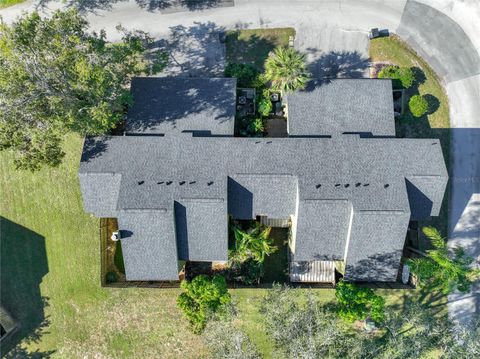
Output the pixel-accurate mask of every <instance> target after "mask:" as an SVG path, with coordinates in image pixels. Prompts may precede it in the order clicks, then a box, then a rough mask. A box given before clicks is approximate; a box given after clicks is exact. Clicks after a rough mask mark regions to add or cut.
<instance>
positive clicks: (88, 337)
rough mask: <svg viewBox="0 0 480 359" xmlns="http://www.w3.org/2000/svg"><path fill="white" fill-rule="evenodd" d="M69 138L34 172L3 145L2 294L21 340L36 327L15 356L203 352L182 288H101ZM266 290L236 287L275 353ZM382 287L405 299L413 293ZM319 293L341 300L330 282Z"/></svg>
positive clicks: (248, 318) (94, 237) (91, 223)
mask: <svg viewBox="0 0 480 359" xmlns="http://www.w3.org/2000/svg"><path fill="white" fill-rule="evenodd" d="M66 140H67V141H65V143H66V146H65V151H66V154H67V155H66V158H65V161H64V164H63V165H62V166H60V167H59V168H58V169H53V170H52V169H44V170H42V171H40V172H38V173H33V174H32V173H30V172H19V171H16V170H15V169H14V168H13V166H12V158H11V156H10V155H9V154H8V153H6V152H0V167H1V168H2V169H3V171H1V174H0V214H1V216H2V222H1V225H0V228H1V233H0V238H1V247H0V248H1V263H2V266H1V268H2V273H1V281H2V282H1V287H2V291H1V296H2V298H1V299H2V303H3V304H4V305H5V307H7V309H9V310H10V312H11V313H12V314H13V316H14V317H16V318H17V319H18V320H19V321H20V323H21V325H22V329H21V330H20V332H19V333H18V334H19V335H18V337H17V338H19V337H25V336H26V335H28V334H30V335H29V339H30V341H27V340H24V341H23V342H22V343H21V345H20V346H19V347H22V348H23V349H22V350H23V352H22V350H21V349H17V351H16V352H11V357H22V355H23V357H26V356H27V355H26V353H33V352H34V351H36V350H38V351H39V352H41V353H48V352H53V355H52V356H53V357H54V358H55V357H61V358H72V359H73V358H83V357H89V358H90V357H95V356H98V357H108V358H112V357H113V358H149V357H161V358H178V357H182V358H202V357H206V356H207V354H206V349H205V347H204V343H203V339H202V337H201V336H196V335H193V334H191V333H190V332H189V331H188V328H187V323H186V321H185V320H184V319H183V317H182V315H181V313H180V312H179V311H178V309H177V308H176V298H177V295H178V293H179V291H180V290H179V289H137V288H128V289H115V288H108V289H104V288H101V287H100V278H99V275H100V268H99V267H100V254H99V238H98V235H99V229H98V226H99V221H98V219H96V218H94V217H92V216H90V215H88V214H85V213H84V212H83V209H82V203H81V197H80V191H79V186H78V177H77V169H78V162H79V159H80V151H81V139H80V138H79V137H77V136H74V135H70V136H67V138H66ZM266 290H268V289H235V290H231V293H232V297H233V299H234V301H235V302H236V303H237V307H238V310H239V316H238V318H237V319H236V321H237V324H238V325H239V327H240V328H242V329H243V330H245V331H246V333H247V334H248V335H249V336H250V338H251V339H252V340H253V341H254V343H255V344H256V345H257V346H258V347H259V348H260V350H261V351H262V352H263V353H264V355H265V357H266V358H269V357H270V352H271V349H272V345H273V343H272V341H271V340H270V339H269V338H268V336H267V335H266V334H265V328H264V327H263V324H262V318H261V314H260V313H259V311H258V308H259V306H260V302H261V299H262V297H263V295H264V294H265V291H266ZM303 291H304V290H299V294H301V292H303ZM381 292H382V294H385V295H386V296H387V297H388V298H387V300H388V302H389V303H391V304H395V305H398V306H401V303H402V298H403V296H404V295H413V294H414V293H415V292H412V291H398V290H395V291H392V290H382V291H381ZM315 293H317V294H318V295H319V296H320V297H321V298H322V299H324V300H325V301H328V300H332V299H333V298H334V291H333V290H331V289H315ZM33 339H35V340H33Z"/></svg>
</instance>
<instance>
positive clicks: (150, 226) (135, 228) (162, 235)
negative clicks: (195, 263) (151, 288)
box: [118, 203, 178, 281]
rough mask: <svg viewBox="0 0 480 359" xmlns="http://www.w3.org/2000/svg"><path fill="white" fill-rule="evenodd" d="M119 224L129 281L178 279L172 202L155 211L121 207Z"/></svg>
mask: <svg viewBox="0 0 480 359" xmlns="http://www.w3.org/2000/svg"><path fill="white" fill-rule="evenodd" d="M118 225H119V228H120V230H121V234H122V239H121V243H122V253H123V260H124V263H125V273H126V277H127V280H140V281H148V280H167V281H168V280H178V256H177V245H176V241H175V225H174V213H173V203H172V204H171V205H170V206H169V207H168V208H159V209H154V210H152V209H149V210H121V211H119V212H118Z"/></svg>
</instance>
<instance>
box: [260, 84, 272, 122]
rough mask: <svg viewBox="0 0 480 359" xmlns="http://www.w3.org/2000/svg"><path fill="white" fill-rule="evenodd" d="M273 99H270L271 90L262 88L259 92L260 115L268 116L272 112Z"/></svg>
mask: <svg viewBox="0 0 480 359" xmlns="http://www.w3.org/2000/svg"><path fill="white" fill-rule="evenodd" d="M272 108H273V106H272V101H271V100H270V91H269V90H268V89H264V90H262V91H261V92H260V93H259V94H257V112H258V113H259V115H260V116H263V117H267V116H268V115H269V114H270V112H272Z"/></svg>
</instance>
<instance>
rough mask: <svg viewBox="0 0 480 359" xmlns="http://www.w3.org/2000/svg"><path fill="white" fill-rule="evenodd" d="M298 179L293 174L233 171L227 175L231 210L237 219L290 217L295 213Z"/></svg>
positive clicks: (229, 207)
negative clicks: (262, 216) (239, 172)
mask: <svg viewBox="0 0 480 359" xmlns="http://www.w3.org/2000/svg"><path fill="white" fill-rule="evenodd" d="M296 198H297V178H296V177H295V176H292V175H281V174H279V175H275V174H233V175H231V176H230V177H229V178H228V212H229V213H230V214H231V215H232V216H233V217H234V218H236V219H254V218H255V217H256V216H257V215H265V216H268V217H269V218H274V219H288V218H290V215H291V214H293V213H295V203H296Z"/></svg>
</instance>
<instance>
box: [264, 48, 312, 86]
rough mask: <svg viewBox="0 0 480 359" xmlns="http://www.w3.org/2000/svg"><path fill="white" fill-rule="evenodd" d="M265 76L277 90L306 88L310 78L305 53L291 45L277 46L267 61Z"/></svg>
mask: <svg viewBox="0 0 480 359" xmlns="http://www.w3.org/2000/svg"><path fill="white" fill-rule="evenodd" d="M265 78H266V79H267V80H268V81H271V83H272V89H274V90H277V91H287V92H289V91H295V90H298V89H303V88H305V86H306V84H307V81H308V79H309V74H308V72H307V69H306V60H305V54H302V53H300V52H298V51H296V50H295V49H293V48H291V47H277V48H276V49H275V50H273V52H272V53H271V54H270V56H269V57H268V58H267V60H266V61H265Z"/></svg>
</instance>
